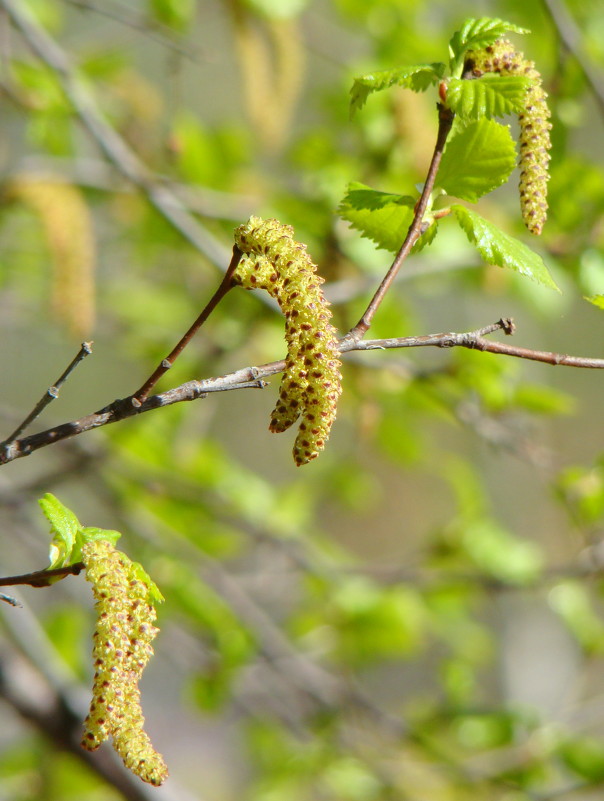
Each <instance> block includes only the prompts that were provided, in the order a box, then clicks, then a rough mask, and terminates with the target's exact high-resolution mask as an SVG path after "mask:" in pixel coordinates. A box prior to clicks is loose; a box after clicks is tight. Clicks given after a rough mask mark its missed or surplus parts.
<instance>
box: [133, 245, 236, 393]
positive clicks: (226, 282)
mask: <svg viewBox="0 0 604 801" xmlns="http://www.w3.org/2000/svg"><path fill="white" fill-rule="evenodd" d="M241 256H242V253H241V251H240V250H239V248H238V247H237V245H235V246H234V247H233V256H232V258H231V262H230V264H229V266H228V268H227V271H226V273H225V274H224V278H223V279H222V281H221V282H220V285H219V286H218V289H217V290H216V292H214V294H213V295H212V297H211V298H210V300H209V301H208V302H207V304H206V306H205V308H204V309H203V311H202V312H201V314H200V315H199V317H198V318H197V319H196V320H195V322H194V323H193V325H192V326H191V327H190V328H189V330H188V331H187V332H186V334H184V335H183V336H182V337H181V339H180V341H179V342H178V343H177V344H176V345H175V347H174V348H173V349H172V351H171V352H170V353H169V355H168V356H166V358H165V359H162V361H161V362H160V363H159V365H158V366H157V368H156V369H155V372H154V373H153V374H152V375H151V376H150V377H149V378H148V379H147V380H146V381H145V383H144V384H143V385H142V387H141V388H140V389H138V390H137V391H136V392H135V393H134V395H133V396H132V405H133V406H136V407H137V408H139V407H140V406H141V405H142V404H143V403H144V402H145V401H146V400H147V397H148V396H149V392H151V390H152V389H153V387H154V386H155V385H156V384H157V382H158V381H159V379H160V378H161V377H162V376H163V375H164V374H165V373H167V372H168V370H169V369H170V368H171V367H172V365H173V364H174V362H175V361H176V359H177V358H178V357H179V356H180V354H181V353H182V352H183V350H184V349H185V348H186V347H187V345H188V344H189V342H190V341H191V340H192V339H193V337H194V336H195V334H196V333H197V332H198V331H199V329H200V328H201V326H202V325H203V324H204V323H205V321H206V320H207V319H208V317H209V316H210V314H211V313H212V312H213V311H214V309H215V308H216V306H218V304H219V303H220V301H221V300H222V299H223V298H224V296H225V295H226V293H227V292H228V291H229V290H230V289H232V288H233V282H232V278H233V273H234V272H235V270H236V269H237V265H238V264H239V262H240V261H241Z"/></svg>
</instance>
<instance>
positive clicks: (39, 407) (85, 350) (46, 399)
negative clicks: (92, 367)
mask: <svg viewBox="0 0 604 801" xmlns="http://www.w3.org/2000/svg"><path fill="white" fill-rule="evenodd" d="M91 353H92V342H82V345H81V347H80V350H79V351H78V353H77V355H76V356H75V357H74V359H72V361H71V362H70V364H69V365H68V366H67V368H66V369H65V371H64V372H63V374H62V375H61V376H59V378H57V380H56V381H55V383H54V384H53V385H52V386H51V387H48V389H47V390H46V392H45V393H44V395H42V397H41V398H40V400H39V401H38V402H37V403H36V405H35V406H34V408H33V409H32V410H31V412H30V413H29V414H28V415H27V417H26V418H25V420H23V422H22V423H19V425H18V426H17V428H16V429H15V430H14V431H13V433H12V434H10V435H9V436H8V437H7V438H6V439H5V440H4V442H0V450H2V449H6V448H8V447H9V446H10V444H11V442H14V441H15V440H16V439H17V437H18V436H19V435H20V434H22V433H23V431H25V429H26V428H28V427H29V426H30V425H31V423H33V421H34V420H35V419H36V418H37V417H39V416H40V415H41V414H42V412H43V411H44V409H45V408H46V407H47V406H48V405H49V404H50V403H52V402H53V400H56V399H57V398H58V397H59V391H60V389H61V387H62V386H63V384H64V383H65V382H66V381H67V379H68V378H69V376H70V375H71V373H72V372H73V371H74V370H75V368H76V367H77V366H78V364H79V363H80V362H81V361H83V360H84V359H85V358H86V356H89V355H90V354H91Z"/></svg>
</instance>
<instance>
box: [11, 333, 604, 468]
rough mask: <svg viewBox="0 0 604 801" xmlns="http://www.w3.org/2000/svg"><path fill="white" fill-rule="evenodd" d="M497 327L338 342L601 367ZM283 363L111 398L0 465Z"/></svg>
mask: <svg viewBox="0 0 604 801" xmlns="http://www.w3.org/2000/svg"><path fill="white" fill-rule="evenodd" d="M497 330H502V331H504V332H505V333H506V334H512V333H513V332H514V324H513V322H512V320H510V319H509V318H502V319H501V320H499V321H498V322H496V323H492V324H491V325H488V326H484V327H483V328H479V329H477V330H475V331H467V332H464V333H454V332H449V333H441V334H430V335H428V336H418V337H396V338H391V339H369V340H360V341H357V342H355V341H354V340H353V339H350V338H349V337H344V339H342V340H340V343H339V348H340V352H341V353H349V352H351V351H363V350H387V349H391V348H422V347H438V348H455V347H458V348H469V349H470V350H480V351H484V352H485V353H497V354H500V355H503V356H512V357H515V358H518V359H530V360H533V361H538V362H543V363H545V364H551V365H552V366H557V365H563V366H567V367H583V368H589V369H592V370H593V369H600V370H601V369H604V359H593V358H589V357H583V356H568V355H566V354H562V353H554V352H552V351H540V350H531V349H529V348H522V347H515V346H513V345H508V344H507V343H502V342H491V341H490V340H488V339H486V338H485V336H486V335H487V334H492V333H493V332H494V331H497ZM284 369H285V361H284V360H283V359H282V360H280V361H276V362H269V363H267V364H263V365H260V366H259V367H244V368H242V369H240V370H236V371H235V372H233V373H227V374H226V375H223V376H218V377H216V378H206V379H204V380H201V381H199V380H193V381H187V382H186V383H185V384H181V385H180V386H178V387H174V389H170V390H168V391H166V392H162V393H161V394H158V395H152V396H151V397H150V398H147V399H146V400H145V401H144V402H143V403H142V404H141V405H140V406H138V407H137V406H136V405H135V403H133V401H136V399H135V397H134V396H133V395H131V396H129V397H127V398H122V399H118V400H115V401H113V403H110V404H109V405H108V406H105V407H104V408H103V409H101V410H100V411H98V412H94V413H93V414H89V415H87V416H85V417H81V418H80V419H79V420H74V421H72V422H70V423H63V424H62V425H59V426H55V427H54V428H49V429H47V430H46V431H41V432H40V433H39V434H33V435H31V436H29V437H23V438H22V439H18V440H15V441H14V442H13V443H11V444H10V446H9V447H8V448H6V449H5V450H4V452H1V451H0V465H1V464H6V463H7V462H12V461H14V460H15V459H20V458H21V457H23V456H29V455H30V454H31V453H33V452H34V451H37V450H39V449H40V448H44V447H46V446H47V445H52V444H54V443H56V442H60V441H61V440H64V439H68V438H69V437H74V436H76V435H78V434H82V433H84V431H90V430H91V429H93V428H101V427H102V426H105V425H109V423H117V422H119V421H121V420H125V419H127V418H128V417H133V416H135V415H137V414H142V413H143V412H148V411H151V409H159V408H162V407H164V406H171V405H172V404H173V403H181V402H183V401H192V400H197V399H198V398H204V397H206V395H207V394H208V393H210V392H227V391H230V390H235V389H262V388H264V387H265V386H267V383H266V381H265V380H264V379H265V378H269V377H270V376H273V375H276V374H277V373H281V372H283V370H284Z"/></svg>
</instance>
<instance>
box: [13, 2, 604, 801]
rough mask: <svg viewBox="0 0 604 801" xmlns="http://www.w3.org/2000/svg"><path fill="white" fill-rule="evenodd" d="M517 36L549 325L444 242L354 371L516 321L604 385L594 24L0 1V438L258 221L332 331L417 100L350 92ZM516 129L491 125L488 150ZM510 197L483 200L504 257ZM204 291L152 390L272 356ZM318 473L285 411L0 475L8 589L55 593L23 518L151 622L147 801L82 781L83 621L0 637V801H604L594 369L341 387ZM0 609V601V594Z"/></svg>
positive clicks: (361, 303)
mask: <svg viewBox="0 0 604 801" xmlns="http://www.w3.org/2000/svg"><path fill="white" fill-rule="evenodd" d="M481 15H488V16H493V17H501V18H503V19H506V20H510V21H512V22H514V23H515V24H518V25H520V26H524V27H527V28H530V29H531V31H532V33H531V34H529V35H527V36H524V37H522V41H521V40H520V37H518V46H519V47H520V48H521V49H522V50H523V51H524V52H525V54H526V55H527V57H529V58H530V59H533V60H535V62H536V63H537V65H538V67H539V69H540V71H541V72H542V74H543V77H544V85H545V87H546V89H547V91H548V93H549V95H550V101H551V108H552V112H553V117H552V120H553V123H554V128H553V132H552V138H553V149H552V162H551V171H552V178H551V181H550V208H551V211H550V218H549V221H548V224H547V226H546V228H545V232H544V234H543V236H542V237H541V239H540V240H539V241H538V242H537V244H535V243H534V242H532V243H531V245H532V246H533V247H535V249H536V250H538V251H539V252H540V253H541V254H542V255H543V256H544V259H545V261H546V263H547V265H548V267H549V268H550V270H551V272H552V274H553V275H554V278H555V280H556V282H557V283H558V285H559V286H560V287H561V289H562V290H563V291H562V294H561V295H556V294H555V293H553V292H551V291H548V290H547V289H545V288H541V287H540V286H538V285H536V284H531V283H530V282H526V281H523V280H521V278H520V277H518V276H515V275H513V274H510V273H508V272H504V271H502V270H500V269H499V268H496V267H489V266H484V265H482V264H480V262H479V260H478V258H477V256H476V255H475V253H474V251H472V250H471V249H470V248H469V246H468V244H467V242H466V241H465V239H464V238H463V237H462V236H461V235H460V233H459V231H458V230H457V229H455V228H454V227H453V226H450V227H447V226H446V225H445V224H443V225H442V226H441V231H440V232H439V236H438V237H437V239H436V240H435V242H434V244H433V245H432V246H431V247H430V248H427V249H425V250H424V251H423V252H422V253H421V254H420V255H418V256H415V257H412V258H411V259H410V260H409V262H408V263H407V264H406V265H405V268H404V269H403V271H402V274H401V276H400V278H399V279H398V281H397V283H396V286H395V288H394V289H393V291H392V292H391V293H390V295H389V296H388V297H387V299H386V301H385V302H384V304H383V306H382V307H381V308H380V311H379V313H378V315H377V316H376V318H375V322H374V325H373V326H372V329H371V334H372V336H375V337H382V336H384V337H385V336H404V335H410V334H428V333H434V332H440V331H467V330H473V329H475V328H477V327H480V326H483V325H486V324H488V323H491V322H493V321H495V320H497V319H499V318H501V317H513V318H514V320H515V322H516V325H517V333H516V335H515V341H516V342H517V343H518V344H521V345H525V346H527V347H533V348H540V349H543V350H552V351H558V352H561V353H572V354H578V355H584V356H594V357H604V348H603V342H604V337H603V336H602V332H603V331H604V317H603V316H602V314H603V312H602V310H600V309H597V308H595V307H594V306H592V305H590V304H587V303H586V302H585V301H584V300H583V297H584V296H589V295H595V294H604V224H603V221H604V155H603V153H604V151H603V149H602V142H603V141H604V7H603V6H602V4H601V3H598V2H595V0H594V1H593V2H578V0H524V2H518V1H517V0H491V2H487V1H486V0H484V2H481V3H479V4H473V5H472V6H471V7H470V6H466V5H464V4H462V3H459V2H456V1H454V2H451V0H371V2H367V0H333V1H332V2H327V1H326V0H314V2H313V1H312V0H222V1H220V0H198V1H197V2H195V0H146V1H145V0H131V1H130V2H124V0H106V1H105V2H101V0H98V2H94V0H91V1H90V2H88V0H0V89H1V91H2V96H1V97H2V124H1V129H0V180H1V185H0V198H1V201H2V202H1V205H0V342H1V343H2V349H1V361H0V367H1V376H2V379H1V382H0V387H1V393H2V394H1V399H0V418H1V421H2V426H3V431H4V432H5V434H4V435H2V436H1V437H0V439H1V438H3V436H5V435H7V434H8V433H9V432H10V431H12V430H13V429H14V428H15V426H16V425H17V424H18V423H19V421H20V420H21V419H22V418H23V416H24V414H25V413H26V412H27V411H28V410H29V409H30V408H32V407H33V406H34V405H35V402H36V400H37V399H38V398H39V397H40V395H41V394H43V392H44V391H45V389H46V387H48V386H49V385H50V384H51V383H52V382H53V381H54V380H55V378H56V376H58V375H60V373H61V371H62V370H63V369H64V367H65V365H66V364H68V363H69V361H70V360H71V359H72V358H73V356H74V355H75V354H76V353H77V351H78V348H79V346H80V342H81V341H82V340H94V346H93V353H92V355H91V356H89V357H88V358H87V360H86V361H85V362H84V363H83V364H82V365H81V366H79V367H78V370H77V372H75V373H74V374H73V376H72V377H71V378H70V380H69V383H68V384H66V385H65V387H63V389H62V390H61V396H60V398H59V399H58V400H56V401H54V403H53V404H52V406H50V407H49V409H48V410H47V411H46V412H45V413H44V416H43V418H41V419H40V421H38V422H37V423H36V426H38V428H37V430H40V429H42V428H45V427H48V426H50V425H52V424H55V423H62V422H65V421H69V420H73V419H76V418H78V417H80V416H83V415H85V414H88V413H90V412H92V411H94V410H97V409H99V408H101V407H103V406H105V405H106V404H108V403H110V402H111V401H112V400H114V399H115V398H120V397H124V396H126V395H129V394H130V393H131V392H134V391H135V389H136V388H137V387H138V386H139V385H140V384H141V383H142V382H143V381H144V380H145V378H146V377H147V376H148V375H149V373H150V372H151V371H152V369H153V368H154V367H155V365H156V364H157V363H158V362H159V361H160V360H161V359H162V358H163V357H164V356H165V354H166V353H168V352H169V351H170V349H171V348H172V346H173V345H174V343H175V342H176V341H177V340H178V338H179V337H180V335H181V334H182V333H183V332H184V331H185V330H186V329H187V328H188V326H189V325H190V324H191V322H192V321H193V320H194V319H195V317H196V316H197V314H198V313H199V311H200V310H201V309H202V308H203V306H204V304H205V303H206V301H207V300H208V298H209V297H210V295H211V294H212V292H213V291H214V289H215V287H216V286H217V285H218V283H219V281H220V277H221V273H222V272H224V270H225V269H226V267H227V265H228V263H229V258H230V251H231V247H232V231H233V229H234V228H235V226H237V225H239V224H240V223H242V222H244V221H245V220H246V219H247V218H248V217H249V216H250V214H258V215H260V216H263V217H276V218H277V219H279V220H281V221H282V222H284V223H288V224H291V225H293V226H294V228H295V231H296V238H297V239H299V240H300V241H302V242H305V243H307V244H308V249H309V253H310V254H311V255H312V257H313V260H314V261H315V262H317V263H318V265H319V271H320V272H321V274H322V275H323V276H324V277H325V278H326V280H327V282H328V283H327V284H326V295H327V297H328V298H330V299H331V300H332V302H333V304H334V306H333V310H334V322H335V324H336V325H337V326H338V329H339V330H340V331H342V332H345V331H346V330H347V329H348V328H350V327H351V326H352V325H353V324H354V323H355V322H356V321H357V319H358V317H359V314H360V313H361V312H362V311H363V309H364V308H365V306H366V303H367V300H368V299H369V298H370V296H371V293H372V291H373V289H374V287H375V286H376V285H377V283H379V280H380V278H381V276H382V275H383V273H384V271H385V269H386V268H387V267H388V264H389V256H388V254H387V253H385V252H384V251H380V250H376V249H375V248H374V246H373V245H371V244H370V243H368V242H367V240H361V238H360V237H359V236H358V235H357V234H356V233H355V232H353V231H351V230H350V229H349V227H348V225H347V224H346V223H344V222H343V221H341V220H339V219H338V217H337V215H336V208H337V204H338V202H339V201H340V199H341V198H342V196H343V194H344V192H345V189H346V185H347V183H348V182H349V181H363V182H366V183H368V184H371V185H372V186H374V187H376V188H379V189H382V190H384V191H393V192H405V191H409V190H410V189H412V187H413V186H414V185H415V184H417V183H418V182H420V181H422V180H423V177H424V175H425V171H426V167H427V164H428V162H429V158H430V154H431V151H432V147H433V141H434V137H435V133H436V125H437V119H436V114H435V102H436V96H435V94H434V93H431V92H428V93H425V94H420V95H417V94H412V93H410V92H404V91H398V90H395V91H393V92H389V93H384V94H383V95H379V96H376V97H375V98H374V97H372V98H371V99H370V100H369V102H368V103H367V106H366V108H365V109H364V110H363V113H362V114H360V115H357V116H356V117H355V118H354V120H352V121H351V120H350V119H349V114H348V91H349V88H350V85H351V83H352V79H353V78H354V76H355V75H358V74H362V73H363V72H368V71H370V70H374V69H376V70H377V69H386V68H388V67H392V66H396V65H399V64H405V63H410V64H412V63H415V62H432V61H439V60H441V61H444V60H446V58H447V50H446V47H447V42H448V40H449V38H450V36H451V34H452V32H453V31H454V30H455V29H456V27H458V26H459V25H460V23H461V22H462V21H463V19H464V18H466V17H468V16H481ZM509 122H510V125H512V126H515V124H516V123H515V121H514V120H511V119H510V120H509ZM515 183H516V179H515V178H513V179H512V182H511V184H509V185H506V186H505V187H502V188H501V189H498V190H497V191H496V192H495V193H494V194H492V195H489V197H488V198H487V199H485V200H484V201H482V203H481V206H482V209H483V210H484V213H485V215H486V214H488V215H489V216H490V218H491V219H493V220H496V222H497V224H498V225H499V226H500V227H502V228H504V229H505V230H507V231H509V232H510V233H514V234H515V235H516V236H518V237H519V238H523V239H524V238H528V234H526V232H525V230H524V227H523V225H522V221H521V220H520V219H519V214H518V211H517V198H516V187H515ZM283 356H284V343H283V321H282V317H281V316H280V315H279V314H277V313H276V312H275V309H274V308H273V307H272V306H271V305H269V304H267V303H264V302H263V298H261V297H259V296H258V297H257V296H256V293H254V294H253V295H252V294H250V293H245V292H243V291H239V290H237V291H233V292H232V293H229V295H228V297H227V298H226V299H225V301H224V302H223V303H222V304H221V305H220V307H219V309H218V310H217V311H216V313H215V314H213V315H212V318H211V319H210V321H209V322H208V323H207V325H206V326H204V328H203V330H202V332H201V333H200V334H199V336H198V338H197V339H196V341H194V342H193V344H192V345H191V346H189V347H188V348H187V350H186V351H185V352H184V354H183V355H182V356H181V357H180V358H179V360H178V362H177V363H176V365H175V367H174V368H173V369H172V370H171V371H170V373H169V375H168V376H167V377H166V378H164V379H163V380H162V384H161V387H160V388H161V389H168V388H169V387H172V386H176V385H177V384H179V383H182V382H184V381H187V380H189V379H192V378H204V377H209V376H217V375H221V374H223V373H227V372H229V371H231V370H235V369H237V368H239V367H245V366H247V365H254V364H261V363H264V362H268V361H272V360H276V359H280V358H283ZM343 362H344V366H343V372H344V395H343V398H342V401H341V407H340V411H339V415H338V420H337V422H336V424H335V426H334V429H333V433H332V438H331V441H330V443H329V446H328V448H327V449H326V451H325V453H324V454H323V455H322V456H321V458H320V459H319V460H318V461H317V462H315V463H312V464H311V465H309V466H307V467H304V468H302V469H297V468H296V467H295V466H294V464H293V461H292V459H291V453H290V451H291V447H292V439H293V438H292V437H291V436H290V435H289V434H287V433H286V434H283V435H279V436H275V435H272V434H270V433H269V432H268V430H267V427H268V420H269V412H270V410H271V408H272V406H273V404H274V398H275V395H276V392H277V386H278V383H277V381H273V382H271V385H270V387H268V388H266V389H265V390H263V391H252V390H246V391H244V392H225V393H217V394H214V395H210V396H209V397H208V398H206V399H204V400H199V401H196V402H195V403H192V404H178V405H176V406H173V407H170V408H167V409H162V410H158V411H154V412H151V413H149V414H145V415H143V416H141V418H140V419H133V420H128V421H125V422H123V423H120V424H118V425H115V426H108V427H106V428H103V429H102V430H101V431H98V432H91V433H87V434H84V435H82V436H80V437H77V438H75V439H73V440H67V441H65V442H63V443H59V444H57V445H56V446H53V447H51V448H46V449H43V450H41V451H39V452H37V453H35V454H33V455H32V456H30V457H28V458H26V459H19V460H17V461H15V462H13V463H11V464H9V465H6V466H4V467H3V469H2V473H1V475H0V532H1V537H2V540H1V547H0V575H11V574H17V573H24V572H26V571H28V570H35V569H37V568H41V567H43V566H44V565H45V564H46V563H47V554H48V544H49V535H48V530H47V529H48V527H47V525H46V523H45V521H44V519H43V517H42V515H41V514H40V511H39V508H38V505H37V502H36V501H37V499H38V498H39V497H41V495H42V494H43V493H44V492H47V491H51V492H54V493H55V494H57V495H58V496H59V497H60V498H61V499H62V500H63V501H64V503H66V504H67V505H68V506H70V508H72V509H73V510H74V511H75V512H76V514H77V515H78V517H79V518H80V520H82V521H83V522H84V523H86V524H88V525H95V526H103V527H105V528H108V529H118V530H120V531H122V532H123V537H122V540H121V542H120V544H121V547H122V548H123V549H124V550H125V551H127V552H128V553H129V554H130V555H131V556H132V557H133V558H136V559H138V560H139V561H141V562H142V563H143V564H144V566H145V568H146V569H147V570H148V572H149V573H150V574H151V575H152V577H153V578H154V580H155V581H156V582H157V583H158V585H159V586H160V588H161V590H162V592H163V594H164V595H165V597H166V602H165V604H163V605H162V607H161V608H160V610H159V615H160V617H159V625H160V627H161V633H160V635H159V637H158V638H157V640H156V643H155V652H156V655H155V658H154V659H153V660H152V661H151V664H150V666H149V668H148V670H147V672H146V674H145V679H144V682H143V707H144V709H145V713H146V717H147V728H148V730H149V732H150V734H151V736H152V738H153V740H154V742H155V743H156V744H157V747H158V749H159V750H161V751H162V753H163V754H164V755H165V757H166V761H167V762H168V765H169V766H170V772H171V778H170V780H169V781H168V782H167V783H166V785H165V786H164V787H162V788H161V789H157V790H156V789H148V788H146V787H145V786H143V785H142V784H141V783H140V782H139V781H138V780H137V779H133V778H131V777H130V776H129V775H128V774H126V772H125V771H124V770H123V769H122V767H121V764H118V763H119V760H117V759H114V755H113V754H112V752H111V750H110V749H109V748H108V747H106V746H105V747H103V748H101V749H100V751H99V752H97V753H95V754H92V755H90V754H86V753H84V752H83V751H81V749H80V748H79V745H78V743H79V740H80V737H81V723H82V720H83V718H84V716H85V714H86V708H87V704H88V696H89V687H90V684H91V675H92V667H91V658H90V651H91V644H90V637H91V631H92V626H93V612H92V599H91V596H90V590H89V587H88V586H86V583H85V582H84V581H83V580H82V579H81V578H76V577H69V578H67V579H66V580H64V581H62V582H60V583H58V584H56V585H54V586H52V587H50V588H47V589H32V588H24V589H21V590H19V591H18V592H17V590H15V592H14V593H11V594H13V595H14V596H15V597H16V598H17V599H18V600H19V601H20V603H22V604H23V607H22V608H13V607H12V606H9V605H7V604H1V605H0V607H1V608H0V640H1V647H0V696H1V698H2V703H1V704H0V710H1V714H2V717H1V721H2V725H1V726H0V801H34V799H36V801H37V799H44V801H67V800H68V799H78V801H96V800H97V799H98V800H99V801H100V799H102V801H111V800H112V799H132V800H134V799H136V800H138V799H149V798H151V797H153V798H158V799H166V801H168V799H169V800H170V801H172V800H173V801H193V800H195V801H231V799H233V800H234V799H246V801H248V800H249V801H281V800H282V799H288V801H319V800H320V801H381V800H382V799H384V801H385V800H386V799H409V800H410V801H420V799H421V800H422V801H423V799H430V801H466V799H472V800H473V801H476V799H480V800H481V801H482V799H485V801H487V800H488V801H490V800H491V799H500V800H501V801H536V800H537V799H546V798H547V799H550V798H563V799H570V800H571V801H583V800H584V799H585V800H587V799H596V798H601V795H602V791H603V787H604V704H603V701H602V699H603V698H604V663H603V655H604V608H603V605H602V593H603V590H604V582H603V578H602V570H603V568H604V551H603V548H604V528H603V521H604V436H603V434H604V429H603V425H602V409H603V408H604V387H603V384H602V381H603V377H602V375H601V372H600V371H589V370H572V369H569V368H565V367H559V368H557V369H556V370H552V369H550V368H549V367H547V366H545V365H541V364H536V363H529V362H525V361H520V360H514V359H506V358H505V357H500V356H495V355H492V354H484V353H479V352H473V351H467V350H462V349H450V350H439V349H434V351H430V352H429V349H418V350H415V351H384V352H372V353H358V354H349V355H348V356H347V357H346V358H344V359H343ZM9 591H10V590H9Z"/></svg>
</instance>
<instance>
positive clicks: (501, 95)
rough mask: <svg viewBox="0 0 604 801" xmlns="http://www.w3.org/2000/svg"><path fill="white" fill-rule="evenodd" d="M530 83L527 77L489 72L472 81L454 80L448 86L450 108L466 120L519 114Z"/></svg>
mask: <svg viewBox="0 0 604 801" xmlns="http://www.w3.org/2000/svg"><path fill="white" fill-rule="evenodd" d="M530 83H531V80H530V78H527V76H526V75H497V74H494V73H486V74H485V75H483V76H482V77H480V78H475V79H473V80H462V79H460V78H451V80H450V81H449V83H448V84H447V105H448V107H449V108H450V109H451V110H452V111H454V112H455V113H456V114H458V115H459V116H460V117H461V118H462V119H464V120H478V119H480V118H481V117H489V118H490V117H504V116H505V115H506V114H512V113H514V112H515V113H520V112H521V111H522V109H523V107H524V103H525V99H526V90H527V88H528V87H529V85H530Z"/></svg>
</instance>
